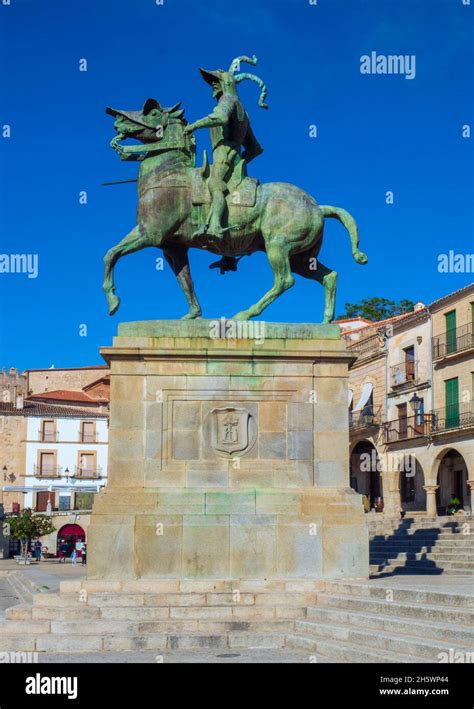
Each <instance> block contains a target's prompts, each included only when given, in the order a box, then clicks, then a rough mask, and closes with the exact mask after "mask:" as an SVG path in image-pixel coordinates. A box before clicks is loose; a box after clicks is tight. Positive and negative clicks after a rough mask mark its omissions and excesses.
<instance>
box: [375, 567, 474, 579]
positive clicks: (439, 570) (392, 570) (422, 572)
mask: <svg viewBox="0 0 474 709" xmlns="http://www.w3.org/2000/svg"><path fill="white" fill-rule="evenodd" d="M369 571H370V576H371V578H373V577H374V576H377V575H382V574H384V575H386V574H404V575H406V576H434V575H441V574H442V575H443V576H473V575H474V570H472V569H456V568H453V569H445V568H443V567H442V566H436V567H432V568H426V567H424V568H420V567H418V566H409V565H406V566H391V565H387V566H384V565H378V564H376V565H373V566H370V567H369Z"/></svg>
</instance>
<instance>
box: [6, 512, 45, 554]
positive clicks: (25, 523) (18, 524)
mask: <svg viewBox="0 0 474 709" xmlns="http://www.w3.org/2000/svg"><path fill="white" fill-rule="evenodd" d="M8 525H9V527H10V530H9V531H10V536H12V537H13V539H18V540H19V541H20V542H21V555H22V556H23V557H24V558H25V559H26V556H27V554H28V544H29V542H31V540H32V539H36V538H37V537H43V536H44V535H45V534H52V532H54V531H55V529H56V528H55V526H54V525H53V521H52V518H51V517H50V516H49V515H38V514H33V511H32V510H31V509H30V508H29V507H27V508H26V509H24V510H22V512H21V514H20V515H19V516H18V517H10V518H9V519H8Z"/></svg>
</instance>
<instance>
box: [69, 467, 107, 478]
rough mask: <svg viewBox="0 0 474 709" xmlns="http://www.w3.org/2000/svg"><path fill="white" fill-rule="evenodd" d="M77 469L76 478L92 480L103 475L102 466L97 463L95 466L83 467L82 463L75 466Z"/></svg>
mask: <svg viewBox="0 0 474 709" xmlns="http://www.w3.org/2000/svg"><path fill="white" fill-rule="evenodd" d="M75 471H76V475H75V477H76V479H81V480H92V479H94V478H100V477H102V468H101V467H100V465H96V466H95V467H90V468H87V467H83V466H82V467H81V466H80V465H76V466H75Z"/></svg>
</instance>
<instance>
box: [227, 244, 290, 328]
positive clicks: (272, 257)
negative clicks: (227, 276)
mask: <svg viewBox="0 0 474 709" xmlns="http://www.w3.org/2000/svg"><path fill="white" fill-rule="evenodd" d="M266 252H267V258H268V261H269V263H270V266H271V269H272V271H273V277H274V281H273V287H272V288H270V290H269V291H267V293H265V295H264V296H263V298H260V300H259V301H257V303H255V305H251V306H250V308H249V309H248V310H242V311H241V312H240V313H237V315H234V318H233V319H234V320H248V319H249V318H254V317H255V316H256V315H260V313H261V312H262V311H263V310H265V308H266V307H267V306H269V305H270V304H271V303H273V301H274V300H276V299H277V298H278V297H279V296H280V295H281V294H282V293H284V292H285V291H286V290H288V288H291V286H292V285H293V284H294V282H295V279H294V278H293V276H292V273H291V268H290V259H289V257H288V244H287V243H286V240H285V238H284V237H281V238H279V237H273V238H271V239H269V240H268V242H267V245H266Z"/></svg>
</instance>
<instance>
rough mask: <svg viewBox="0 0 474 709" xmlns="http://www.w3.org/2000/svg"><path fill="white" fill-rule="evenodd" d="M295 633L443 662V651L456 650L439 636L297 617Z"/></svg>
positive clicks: (460, 647) (468, 647)
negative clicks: (432, 637) (424, 635)
mask: <svg viewBox="0 0 474 709" xmlns="http://www.w3.org/2000/svg"><path fill="white" fill-rule="evenodd" d="M295 634H298V635H307V636H309V637H311V638H315V639H317V638H321V639H325V640H334V641H336V640H339V641H341V642H348V643H349V644H351V645H357V646H359V647H360V646H365V647H368V648H370V649H371V650H373V649H375V648H379V650H380V651H383V652H385V650H388V651H389V652H395V653H397V654H401V655H412V656H414V657H426V658H428V659H430V660H432V661H433V662H439V660H440V655H441V653H446V654H447V655H448V653H449V651H450V650H451V651H452V650H453V644H452V643H451V644H450V643H448V642H443V641H442V640H437V639H428V640H426V639H421V638H418V637H413V636H410V635H402V634H398V633H393V632H382V631H377V632H376V633H374V632H373V630H372V629H368V630H367V629H363V628H353V627H351V626H343V625H333V624H323V623H319V622H312V621H308V620H297V621H296V623H295ZM471 648H472V645H466V644H464V643H463V644H462V645H460V644H459V643H458V644H457V645H456V647H455V648H454V650H463V651H464V652H469V651H471Z"/></svg>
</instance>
